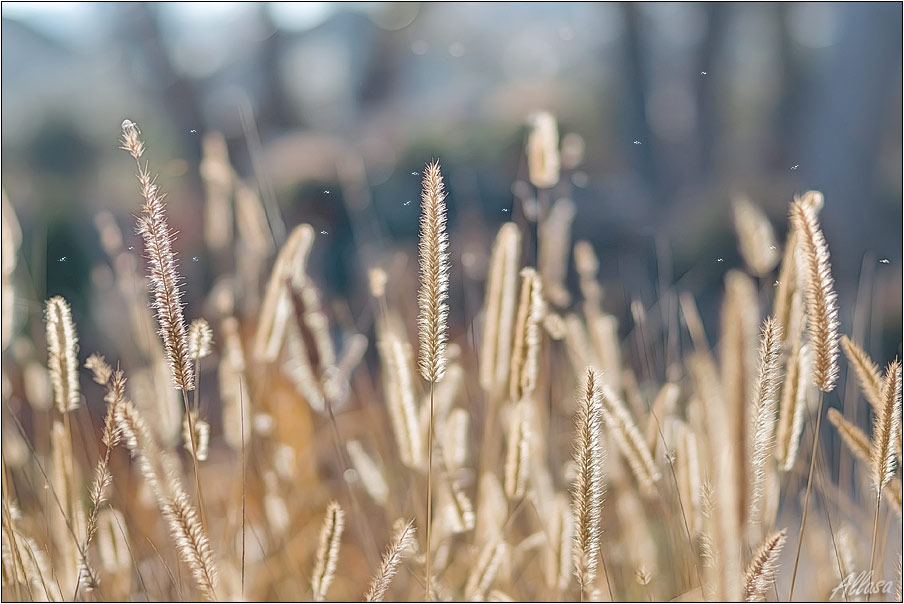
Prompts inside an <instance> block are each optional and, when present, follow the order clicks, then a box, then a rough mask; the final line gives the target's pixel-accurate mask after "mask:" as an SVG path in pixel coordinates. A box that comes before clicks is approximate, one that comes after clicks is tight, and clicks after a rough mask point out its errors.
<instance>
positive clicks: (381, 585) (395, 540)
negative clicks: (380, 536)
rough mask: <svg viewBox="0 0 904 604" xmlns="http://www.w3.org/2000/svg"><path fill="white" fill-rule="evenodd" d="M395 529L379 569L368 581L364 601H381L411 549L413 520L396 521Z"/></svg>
mask: <svg viewBox="0 0 904 604" xmlns="http://www.w3.org/2000/svg"><path fill="white" fill-rule="evenodd" d="M396 525H397V526H396V530H395V532H394V534H393V536H392V542H390V544H389V547H388V548H386V553H385V554H383V560H382V561H381V562H380V570H379V571H378V572H377V575H376V576H375V577H374V578H373V581H371V583H370V589H368V590H367V593H366V594H365V595H364V601H365V602H382V601H383V598H384V596H386V590H387V589H388V588H389V584H390V582H392V578H393V577H394V576H395V574H396V573H397V572H398V570H399V564H401V562H402V560H403V558H404V557H405V555H406V554H407V553H409V552H410V551H412V544H413V543H414V530H415V529H414V520H409V521H408V522H407V523H403V522H397V523H396Z"/></svg>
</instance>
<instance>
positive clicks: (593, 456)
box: [572, 368, 604, 593]
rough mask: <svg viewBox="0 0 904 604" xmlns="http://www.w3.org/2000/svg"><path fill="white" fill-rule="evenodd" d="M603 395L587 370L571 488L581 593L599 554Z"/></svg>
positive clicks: (588, 585) (586, 588)
mask: <svg viewBox="0 0 904 604" xmlns="http://www.w3.org/2000/svg"><path fill="white" fill-rule="evenodd" d="M602 399H603V394H602V391H601V388H600V383H599V378H598V376H597V373H596V372H595V371H594V370H593V369H591V368H588V369H587V377H586V378H585V381H584V384H583V386H582V388H581V395H580V398H579V400H578V413H577V418H576V434H575V444H574V462H575V466H576V476H575V479H574V486H573V488H572V505H573V507H574V522H575V533H574V554H573V555H574V566H575V574H576V575H577V578H578V583H579V584H580V586H581V590H582V591H583V592H584V593H589V592H590V591H592V589H593V584H594V581H595V579H596V569H597V564H598V561H599V556H600V536H601V535H600V533H601V530H602V529H601V526H600V517H601V511H602V506H603V492H604V486H603V456H604V451H603V447H602V422H603V400H602Z"/></svg>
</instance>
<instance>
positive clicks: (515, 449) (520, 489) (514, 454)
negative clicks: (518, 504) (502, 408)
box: [505, 403, 531, 500]
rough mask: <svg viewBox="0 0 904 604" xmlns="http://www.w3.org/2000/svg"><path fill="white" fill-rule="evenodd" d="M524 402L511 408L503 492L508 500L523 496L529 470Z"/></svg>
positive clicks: (529, 437)
mask: <svg viewBox="0 0 904 604" xmlns="http://www.w3.org/2000/svg"><path fill="white" fill-rule="evenodd" d="M526 412H527V407H526V405H525V403H519V404H518V405H517V406H516V407H515V408H514V409H513V410H512V420H511V427H510V429H509V435H508V449H507V452H506V456H505V494H506V496H507V497H508V498H509V499H510V500H517V499H520V498H522V497H524V493H525V491H526V490H527V479H528V475H529V471H530V445H531V443H530V439H531V432H530V425H529V423H528V418H527V416H526Z"/></svg>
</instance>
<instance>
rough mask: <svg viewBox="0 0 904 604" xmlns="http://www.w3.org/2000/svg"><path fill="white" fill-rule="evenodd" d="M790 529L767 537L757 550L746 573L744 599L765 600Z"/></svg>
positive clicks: (747, 600) (748, 600) (750, 600)
mask: <svg viewBox="0 0 904 604" xmlns="http://www.w3.org/2000/svg"><path fill="white" fill-rule="evenodd" d="M787 532H788V529H782V530H780V531H778V532H775V533H772V534H771V535H769V536H768V537H766V538H765V539H764V540H763V542H762V543H760V545H759V547H757V549H756V551H755V552H754V553H753V557H752V558H751V560H750V563H749V564H748V565H747V571H746V572H745V573H744V601H745V602H763V601H765V599H766V591H767V590H768V589H769V588H770V587H771V585H772V575H773V574H774V573H775V569H776V567H777V566H778V557H779V555H780V554H781V553H782V547H783V546H784V545H785V536H786V534H787Z"/></svg>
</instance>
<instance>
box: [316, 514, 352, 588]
mask: <svg viewBox="0 0 904 604" xmlns="http://www.w3.org/2000/svg"><path fill="white" fill-rule="evenodd" d="M344 527H345V512H344V511H343V510H342V508H341V507H339V504H338V503H337V502H335V501H331V502H330V504H329V506H327V509H326V518H324V520H323V527H322V528H321V529H320V545H319V546H318V547H317V559H316V562H315V564H314V576H313V578H312V579H311V589H312V590H313V592H314V600H315V601H316V602H323V600H324V598H326V592H327V590H329V588H330V584H331V583H332V582H333V575H335V573H336V561H337V560H338V559H339V546H340V545H341V543H342V529H343V528H344Z"/></svg>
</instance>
